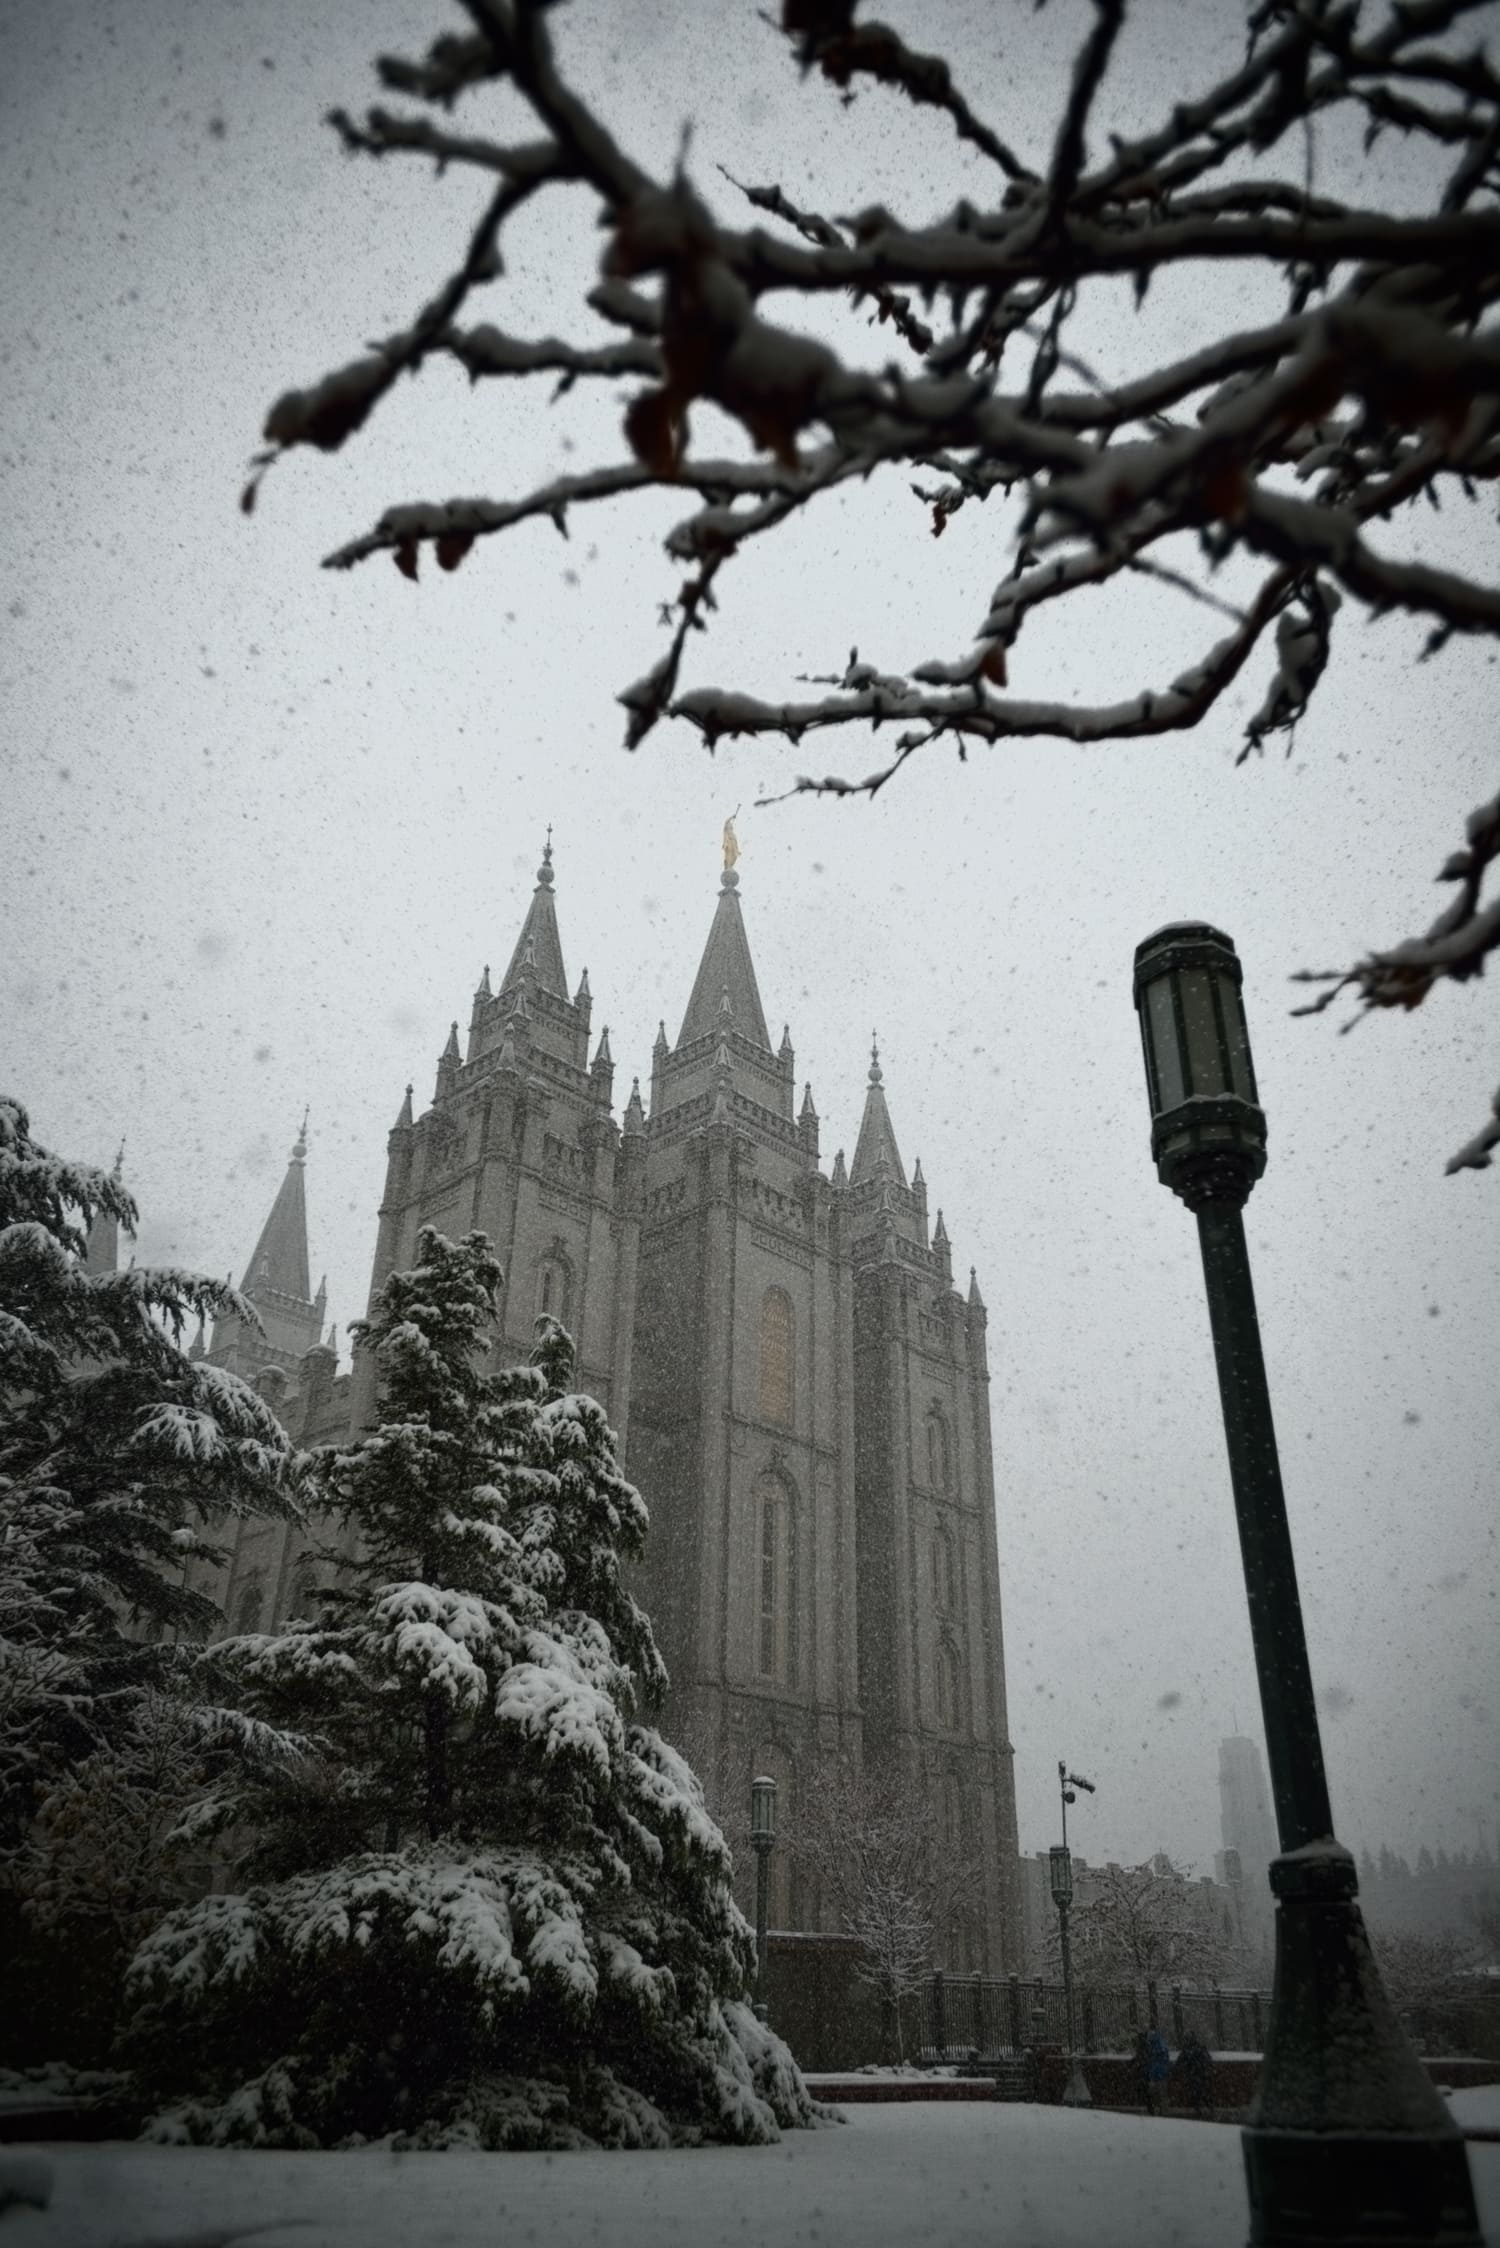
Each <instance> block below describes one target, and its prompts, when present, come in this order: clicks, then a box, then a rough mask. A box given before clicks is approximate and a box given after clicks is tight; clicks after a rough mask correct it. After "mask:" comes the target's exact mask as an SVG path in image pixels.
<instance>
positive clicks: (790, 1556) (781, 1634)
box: [755, 1475, 796, 1685]
mask: <svg viewBox="0 0 1500 2248" xmlns="http://www.w3.org/2000/svg"><path fill="white" fill-rule="evenodd" d="M795 1561H796V1548H795V1543H794V1525H793V1521H792V1501H791V1494H790V1493H789V1492H788V1490H787V1488H786V1485H785V1484H784V1483H783V1482H782V1481H781V1479H780V1477H779V1476H775V1475H763V1476H762V1477H761V1478H760V1480H759V1482H758V1483H757V1484H756V1486H755V1667H756V1669H757V1671H758V1672H759V1673H760V1676H761V1677H762V1678H774V1679H776V1680H778V1681H779V1682H780V1683H781V1684H782V1685H790V1684H791V1682H792V1655H793V1634H792V1614H793V1600H794V1595H795V1590H796V1582H795V1580H796V1569H795Z"/></svg>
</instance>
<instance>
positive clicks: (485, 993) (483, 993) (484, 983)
mask: <svg viewBox="0 0 1500 2248" xmlns="http://www.w3.org/2000/svg"><path fill="white" fill-rule="evenodd" d="M474 997H475V998H476V999H492V998H493V997H494V993H493V992H492V991H491V990H490V964H489V962H488V961H487V960H486V962H485V964H484V974H483V975H482V976H481V977H480V979H479V989H478V990H477V991H476V992H475V994H474Z"/></svg>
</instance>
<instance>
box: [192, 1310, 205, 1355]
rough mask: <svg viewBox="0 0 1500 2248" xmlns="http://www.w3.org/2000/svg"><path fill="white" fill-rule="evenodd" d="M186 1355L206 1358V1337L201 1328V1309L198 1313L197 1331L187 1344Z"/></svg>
mask: <svg viewBox="0 0 1500 2248" xmlns="http://www.w3.org/2000/svg"><path fill="white" fill-rule="evenodd" d="M188 1356H189V1358H206V1357H207V1356H208V1337H207V1336H206V1334H205V1333H204V1330H203V1314H202V1312H201V1311H200V1312H199V1314H198V1332H197V1334H196V1335H194V1337H193V1339H192V1341H191V1342H190V1343H189V1345H188Z"/></svg>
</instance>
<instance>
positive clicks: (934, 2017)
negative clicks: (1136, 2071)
mask: <svg viewBox="0 0 1500 2248" xmlns="http://www.w3.org/2000/svg"><path fill="white" fill-rule="evenodd" d="M920 2007H921V2014H920V2021H921V2030H920V2038H919V2043H920V2044H921V2047H922V2049H923V2051H924V2053H926V2054H928V2055H929V2056H930V2057H931V2058H933V2059H934V2060H937V2059H947V2060H954V2061H961V2060H962V2059H964V2058H965V2057H966V2056H967V2055H969V2054H972V2053H975V2052H979V2053H1001V2052H1011V2053H1020V2052H1024V2051H1026V2050H1027V2049H1028V2048H1030V2047H1036V2046H1046V2045H1059V2046H1061V2045H1066V2043H1067V2038H1068V2015H1067V2000H1066V1997H1065V1994H1064V1991H1063V1986H1062V1984H1061V1983H1052V1982H1044V1981H1042V1980H1041V1978H1040V1977H1036V1978H1023V1977H1021V1976H1019V1975H1009V1976H1003V1977H995V1976H986V1975H977V1974H976V1975H942V1974H934V1975H930V1976H929V1977H928V1978H927V1980H926V1981H925V1982H924V1983H923V1985H922V1989H921V1992H920ZM1270 2010H1271V1994H1270V1992H1269V1991H1264V1990H1239V1989H1229V1988H1226V1987H1223V1986H1220V1985H1218V1984H1210V1985H1209V1986H1208V1987H1207V1988H1206V1989H1203V1988H1199V1987H1196V1986H1193V1987H1190V1986H1188V1985H1185V1984H1182V1983H1164V1982H1160V1981H1153V1980H1148V1981H1145V1982H1141V1983H1075V1984H1074V1986H1073V2025H1074V2032H1075V2035H1076V2037H1077V2041H1078V2049H1079V2051H1080V2052H1083V2053H1128V2052H1129V2051H1130V2050H1131V2048H1132V2046H1133V2045H1134V2043H1135V2039H1136V2035H1137V2033H1138V2032H1139V2031H1140V2030H1142V2029H1160V2030H1161V2032H1162V2034H1163V2035H1164V2036H1165V2037H1166V2039H1167V2040H1168V2042H1169V2043H1170V2044H1171V2045H1172V2046H1173V2047H1178V2046H1180V2045H1181V2044H1182V2041H1183V2039H1184V2037H1185V2036H1186V2035H1187V2033H1188V2031H1189V2030H1190V2029H1191V2030H1195V2031H1196V2032H1197V2034H1198V2036H1199V2037H1200V2038H1201V2039H1202V2041H1203V2043H1204V2044H1205V2045H1206V2046H1207V2047H1208V2048H1209V2051H1210V2052H1215V2053H1228V2052H1239V2053H1258V2052H1259V2051H1260V2050H1261V2043H1262V2033H1263V2031H1264V2027H1265V2023H1266V2021H1267V2019H1268V2018H1269V2015H1270Z"/></svg>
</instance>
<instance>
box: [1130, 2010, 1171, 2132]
mask: <svg viewBox="0 0 1500 2248" xmlns="http://www.w3.org/2000/svg"><path fill="white" fill-rule="evenodd" d="M1137 2042H1138V2043H1139V2044H1141V2045H1143V2046H1144V2048H1145V2052H1144V2063H1145V2106H1146V2113H1147V2114H1148V2115H1160V2114H1161V2111H1162V2099H1163V2093H1162V2086H1163V2085H1164V2084H1165V2083H1166V2081H1167V2075H1168V2072H1169V2070H1170V2069H1171V2066H1172V2054H1171V2048H1170V2047H1169V2046H1168V2044H1167V2041H1166V2039H1165V2038H1164V2037H1163V2036H1162V2033H1161V2031H1160V2030H1159V2029H1148V2030H1143V2031H1142V2032H1141V2036H1140V2038H1139V2039H1138V2040H1137Z"/></svg>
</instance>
